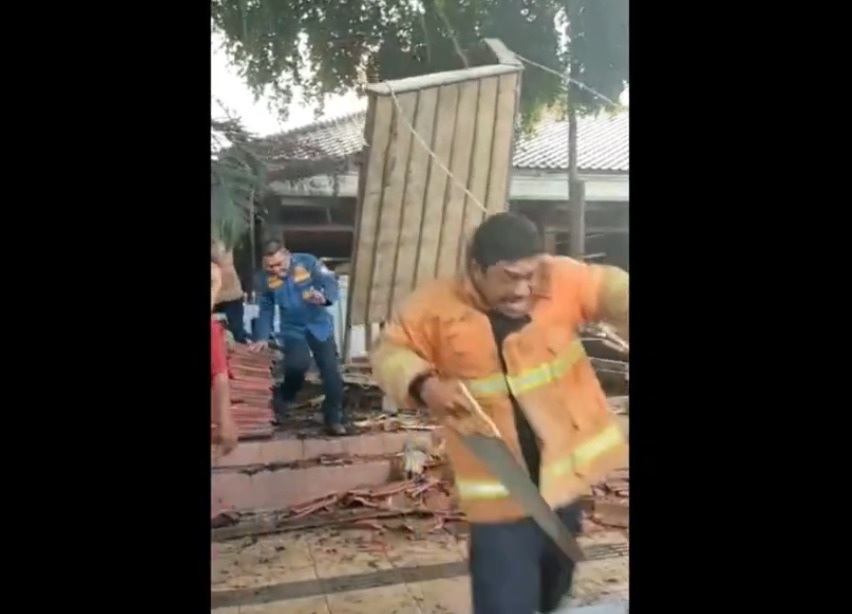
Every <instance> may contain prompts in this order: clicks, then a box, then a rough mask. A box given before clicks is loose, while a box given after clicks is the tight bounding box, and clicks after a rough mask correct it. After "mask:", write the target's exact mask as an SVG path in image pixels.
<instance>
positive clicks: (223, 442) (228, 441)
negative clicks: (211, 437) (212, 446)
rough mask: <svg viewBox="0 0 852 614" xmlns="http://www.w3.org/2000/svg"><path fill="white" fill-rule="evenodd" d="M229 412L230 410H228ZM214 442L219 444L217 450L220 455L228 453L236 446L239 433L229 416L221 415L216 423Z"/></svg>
mask: <svg viewBox="0 0 852 614" xmlns="http://www.w3.org/2000/svg"><path fill="white" fill-rule="evenodd" d="M228 413H229V414H230V412H228ZM216 426H217V428H216V443H217V444H218V445H219V450H220V451H221V453H222V456H225V455H227V454H230V453H231V452H233V451H234V448H236V447H237V443H238V441H239V433H238V432H237V424H236V422H234V419H233V418H232V417H231V416H227V417H223V419H222V420H221V421H220V422H219V424H218V425H216Z"/></svg>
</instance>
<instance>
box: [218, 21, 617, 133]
mask: <svg viewBox="0 0 852 614" xmlns="http://www.w3.org/2000/svg"><path fill="white" fill-rule="evenodd" d="M211 45H212V48H211V62H210V71H211V72H210V81H211V93H212V99H213V101H214V102H213V104H212V108H211V112H212V114H213V117H222V115H223V113H222V112H221V110H220V109H219V107H218V105H217V104H216V102H215V101H216V100H221V101H222V103H223V104H224V105H225V106H226V107H227V108H228V109H230V110H231V111H232V112H234V113H236V115H237V116H238V117H240V118H241V119H242V121H243V125H244V126H245V127H246V128H247V129H248V130H249V131H250V132H253V133H254V134H256V135H258V136H265V135H268V134H274V133H276V132H281V131H283V130H288V129H290V128H297V127H299V126H304V125H305V124H310V123H312V122H313V121H314V114H313V108H312V107H310V106H306V105H305V104H304V100H303V99H302V98H301V97H300V96H299V93H298V91H297V92H296V96H295V99H294V104H293V105H292V106H291V108H290V117H289V119H288V120H287V122H286V123H284V122H281V121H280V120H279V118H278V117H277V114H276V113H274V112H273V111H271V110H270V109H269V106H268V101H266V100H263V99H261V100H259V101H255V100H254V95H253V94H252V93H251V92H250V91H249V89H248V87H247V86H246V85H245V83H244V82H243V80H242V79H241V78H240V77H239V74H238V72H237V70H236V69H235V68H234V67H233V66H232V65H231V64H230V63H229V62H228V58H227V55H226V54H225V52H224V51H223V50H222V49H221V45H222V39H221V37H220V36H219V35H217V34H215V33H214V34H213V36H212V37H211ZM621 102H622V103H623V104H629V102H630V101H629V94H628V92H625V93H624V94H623V95H622V97H621ZM364 104H365V103H364V101H363V100H359V99H358V97H357V96H356V95H355V94H349V95H346V96H333V97H330V98H329V99H328V101H327V102H326V107H325V117H338V116H340V115H345V114H347V113H350V112H352V111H356V110H359V109H361V108H363V106H364Z"/></svg>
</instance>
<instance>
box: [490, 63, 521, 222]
mask: <svg viewBox="0 0 852 614" xmlns="http://www.w3.org/2000/svg"><path fill="white" fill-rule="evenodd" d="M519 83H520V73H519V72H518V73H515V74H512V75H506V76H504V77H500V87H499V92H498V94H497V110H496V116H495V119H494V140H493V148H492V149H493V153H492V158H491V173H490V176H489V177H488V197H487V198H486V201H485V206H486V207H487V208H488V214H489V215H492V214H494V213H499V212H501V211H507V210H508V208H509V176H510V173H511V170H512V153H513V149H514V147H513V141H514V138H515V112H516V110H517V105H518V91H517V90H518V85H519Z"/></svg>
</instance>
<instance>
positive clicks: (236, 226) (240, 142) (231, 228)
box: [210, 118, 266, 249]
mask: <svg viewBox="0 0 852 614" xmlns="http://www.w3.org/2000/svg"><path fill="white" fill-rule="evenodd" d="M252 141H253V138H252V137H251V135H249V134H248V133H247V132H246V131H245V130H244V129H243V127H242V126H241V125H240V123H239V122H238V121H237V120H235V119H231V118H229V119H224V120H215V119H211V120H210V222H211V227H210V234H211V236H212V237H214V238H217V239H221V240H222V241H223V242H224V243H225V245H226V246H227V247H228V248H229V249H231V248H233V247H234V246H235V245H236V244H237V243H238V242H239V240H240V239H241V238H242V237H243V236H244V235H245V234H246V232H247V231H249V230H250V229H251V228H252V226H253V223H254V216H255V206H254V203H255V201H256V198H257V197H258V196H259V195H260V193H261V192H262V190H263V188H264V186H265V185H266V176H265V175H266V173H265V165H264V164H263V161H262V160H261V159H260V158H259V157H258V155H257V153H256V152H255V151H254V150H253V147H252Z"/></svg>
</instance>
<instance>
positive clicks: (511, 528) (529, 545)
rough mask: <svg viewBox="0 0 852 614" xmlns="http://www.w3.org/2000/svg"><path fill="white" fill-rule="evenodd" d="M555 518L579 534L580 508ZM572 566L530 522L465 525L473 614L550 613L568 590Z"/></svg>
mask: <svg viewBox="0 0 852 614" xmlns="http://www.w3.org/2000/svg"><path fill="white" fill-rule="evenodd" d="M557 513H558V514H559V517H560V518H561V519H562V522H564V523H565V526H567V527H568V528H569V529H570V530H571V532H572V533H574V534H575V535H576V534H578V533H579V532H580V508H579V505H577V504H574V505H571V506H568V507H566V508H564V509H561V510H558V511H557ZM573 577H574V562H573V561H572V560H571V559H569V558H568V557H566V556H565V555H564V554H563V553H562V551H561V550H559V548H558V547H557V546H556V544H554V543H553V540H551V539H550V538H549V537H548V536H547V535H545V534H544V533H543V532H542V530H541V529H540V528H539V527H538V525H537V524H536V523H535V521H534V520H533V519H532V518H524V519H523V520H518V521H516V522H508V523H499V524H479V523H471V525H470V579H471V584H472V587H471V588H472V592H473V613H474V614H534V613H535V612H542V613H543V614H547V612H552V611H553V610H555V609H556V608H557V607H558V606H559V602H560V600H561V599H562V597H564V596H565V595H567V594H568V592H569V591H570V590H571V581H572V580H573Z"/></svg>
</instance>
